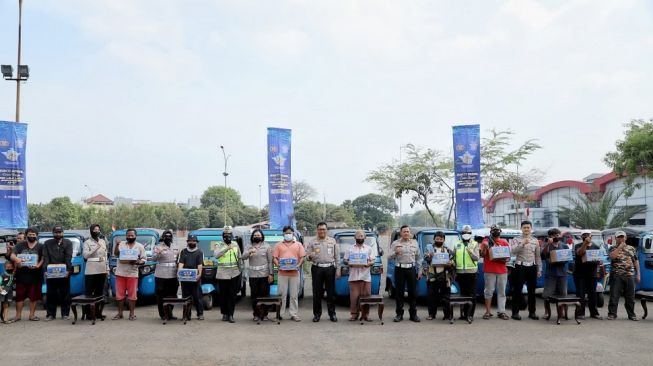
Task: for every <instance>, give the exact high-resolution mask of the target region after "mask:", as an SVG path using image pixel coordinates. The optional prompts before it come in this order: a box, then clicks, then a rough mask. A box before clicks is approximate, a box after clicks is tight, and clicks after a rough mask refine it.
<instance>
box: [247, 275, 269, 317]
mask: <svg viewBox="0 0 653 366" xmlns="http://www.w3.org/2000/svg"><path fill="white" fill-rule="evenodd" d="M249 290H250V292H251V293H252V312H253V314H254V316H267V315H268V310H267V309H263V314H259V313H258V312H257V310H256V305H257V303H258V301H257V299H258V298H259V297H268V296H270V283H269V282H268V277H267V276H266V277H257V278H253V277H250V278H249Z"/></svg>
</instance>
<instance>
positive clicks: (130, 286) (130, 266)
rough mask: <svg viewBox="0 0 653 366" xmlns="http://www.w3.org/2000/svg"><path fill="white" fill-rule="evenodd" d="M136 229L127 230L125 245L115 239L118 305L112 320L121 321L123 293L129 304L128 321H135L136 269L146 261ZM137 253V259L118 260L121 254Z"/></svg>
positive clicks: (114, 252)
mask: <svg viewBox="0 0 653 366" xmlns="http://www.w3.org/2000/svg"><path fill="white" fill-rule="evenodd" d="M136 235H137V233H136V229H127V231H126V234H125V238H126V240H127V243H123V242H121V241H120V239H116V245H115V248H114V250H113V255H115V256H116V257H118V265H117V266H116V302H117V303H118V313H117V314H116V315H115V316H114V317H113V320H118V319H122V318H123V317H122V313H123V310H124V307H125V301H124V300H125V292H126V293H127V300H128V302H129V320H136V314H134V309H135V308H136V293H137V291H138V267H139V266H141V265H143V264H145V260H146V259H147V256H146V253H145V247H144V246H143V244H141V243H139V242H137V241H136ZM134 250H135V251H137V252H138V256H137V257H138V258H137V259H135V260H134V259H120V257H121V252H122V253H124V255H126V254H127V253H128V251H134Z"/></svg>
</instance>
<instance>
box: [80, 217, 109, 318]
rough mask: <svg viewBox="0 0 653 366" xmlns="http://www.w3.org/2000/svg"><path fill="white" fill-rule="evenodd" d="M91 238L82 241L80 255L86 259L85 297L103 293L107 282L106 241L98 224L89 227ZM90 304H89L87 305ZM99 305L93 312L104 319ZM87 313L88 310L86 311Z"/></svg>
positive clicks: (101, 306)
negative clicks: (82, 245) (82, 246)
mask: <svg viewBox="0 0 653 366" xmlns="http://www.w3.org/2000/svg"><path fill="white" fill-rule="evenodd" d="M89 230H90V232H91V238H90V239H87V240H86V241H85V242H84V248H83V250H82V255H83V256H84V259H85V260H86V269H85V270H84V294H85V295H86V296H87V297H99V296H102V295H103V294H104V285H105V284H106V282H107V272H108V269H109V267H108V264H107V243H106V241H105V240H104V238H103V237H102V232H101V231H100V225H98V224H93V225H91V227H90V228H89ZM88 306H90V305H88ZM103 307H104V305H99V306H98V308H96V309H95V314H97V317H98V318H99V319H104V316H103V315H102V308H103ZM87 313H88V312H87Z"/></svg>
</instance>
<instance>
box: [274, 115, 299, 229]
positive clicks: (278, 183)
mask: <svg viewBox="0 0 653 366" xmlns="http://www.w3.org/2000/svg"><path fill="white" fill-rule="evenodd" d="M290 137H291V131H290V130H288V129H284V128H271V127H270V128H268V194H269V197H270V205H269V207H270V228H271V229H282V228H283V227H284V226H286V225H292V226H293V227H294V226H295V225H294V216H295V213H294V208H293V203H292V179H291V175H290V163H291V154H290V151H291V149H290Z"/></svg>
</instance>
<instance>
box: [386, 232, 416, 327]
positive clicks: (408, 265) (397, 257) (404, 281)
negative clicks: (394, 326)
mask: <svg viewBox="0 0 653 366" xmlns="http://www.w3.org/2000/svg"><path fill="white" fill-rule="evenodd" d="M400 234H401V239H399V240H395V241H394V242H392V245H391V246H390V255H389V256H388V258H389V259H394V261H395V285H396V287H395V288H396V290H395V291H396V301H397V302H396V309H395V311H396V313H397V316H395V318H394V321H395V322H400V321H402V320H404V288H407V289H408V304H409V305H410V308H409V310H408V311H409V314H410V320H411V321H414V322H419V321H420V319H419V317H418V316H417V294H416V292H417V281H418V280H419V279H421V278H422V253H421V250H420V248H419V245H418V244H417V241H416V240H415V239H411V233H410V227H409V226H408V225H404V226H402V227H401V229H400Z"/></svg>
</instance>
